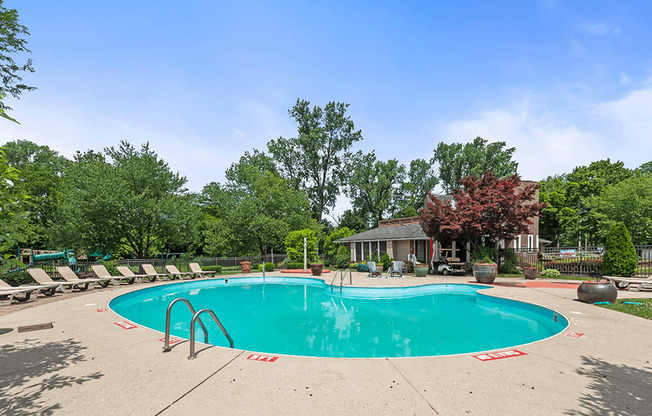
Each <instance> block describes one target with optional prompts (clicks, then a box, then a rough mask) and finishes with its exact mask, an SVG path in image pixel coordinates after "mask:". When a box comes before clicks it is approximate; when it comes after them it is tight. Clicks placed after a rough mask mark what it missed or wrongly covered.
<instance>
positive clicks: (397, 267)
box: [389, 261, 405, 277]
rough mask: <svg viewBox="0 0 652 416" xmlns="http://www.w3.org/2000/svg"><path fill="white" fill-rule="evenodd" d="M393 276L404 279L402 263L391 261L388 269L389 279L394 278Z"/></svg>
mask: <svg viewBox="0 0 652 416" xmlns="http://www.w3.org/2000/svg"><path fill="white" fill-rule="evenodd" d="M394 275H397V276H398V277H405V276H403V262H402V261H393V262H392V265H391V266H390V268H389V277H394Z"/></svg>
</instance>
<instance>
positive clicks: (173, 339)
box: [159, 338, 181, 345]
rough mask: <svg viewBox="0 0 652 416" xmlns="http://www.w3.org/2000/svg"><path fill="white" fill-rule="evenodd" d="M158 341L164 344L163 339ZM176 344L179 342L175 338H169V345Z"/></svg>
mask: <svg viewBox="0 0 652 416" xmlns="http://www.w3.org/2000/svg"><path fill="white" fill-rule="evenodd" d="M159 341H161V342H165V338H161V339H159ZM178 342H181V340H180V339H177V338H170V345H174V344H176V343H178Z"/></svg>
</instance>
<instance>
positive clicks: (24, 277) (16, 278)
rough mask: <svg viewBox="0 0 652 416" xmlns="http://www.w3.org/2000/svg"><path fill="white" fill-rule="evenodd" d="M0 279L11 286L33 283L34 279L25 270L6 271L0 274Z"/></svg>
mask: <svg viewBox="0 0 652 416" xmlns="http://www.w3.org/2000/svg"><path fill="white" fill-rule="evenodd" d="M2 280H4V281H5V282H7V283H9V284H10V285H12V286H20V285H27V284H35V282H34V279H32V277H31V276H30V275H29V273H27V272H25V271H20V272H13V273H7V274H5V275H4V276H2Z"/></svg>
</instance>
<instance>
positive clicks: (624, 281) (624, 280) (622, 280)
mask: <svg viewBox="0 0 652 416" xmlns="http://www.w3.org/2000/svg"><path fill="white" fill-rule="evenodd" d="M602 278H603V279H606V280H608V281H609V282H611V283H613V284H614V286H616V287H617V288H619V289H625V288H629V290H632V289H634V290H640V289H642V288H643V287H645V286H648V285H649V286H650V288H651V289H652V276H650V277H646V278H642V277H614V276H602ZM631 285H634V287H630V286H631Z"/></svg>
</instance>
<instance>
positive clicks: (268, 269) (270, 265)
mask: <svg viewBox="0 0 652 416" xmlns="http://www.w3.org/2000/svg"><path fill="white" fill-rule="evenodd" d="M274 267H275V266H274V263H271V262H266V263H265V271H266V272H273V271H274ZM257 269H258V270H259V271H261V272H262V271H263V265H262V264H259V265H258V267H257Z"/></svg>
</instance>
